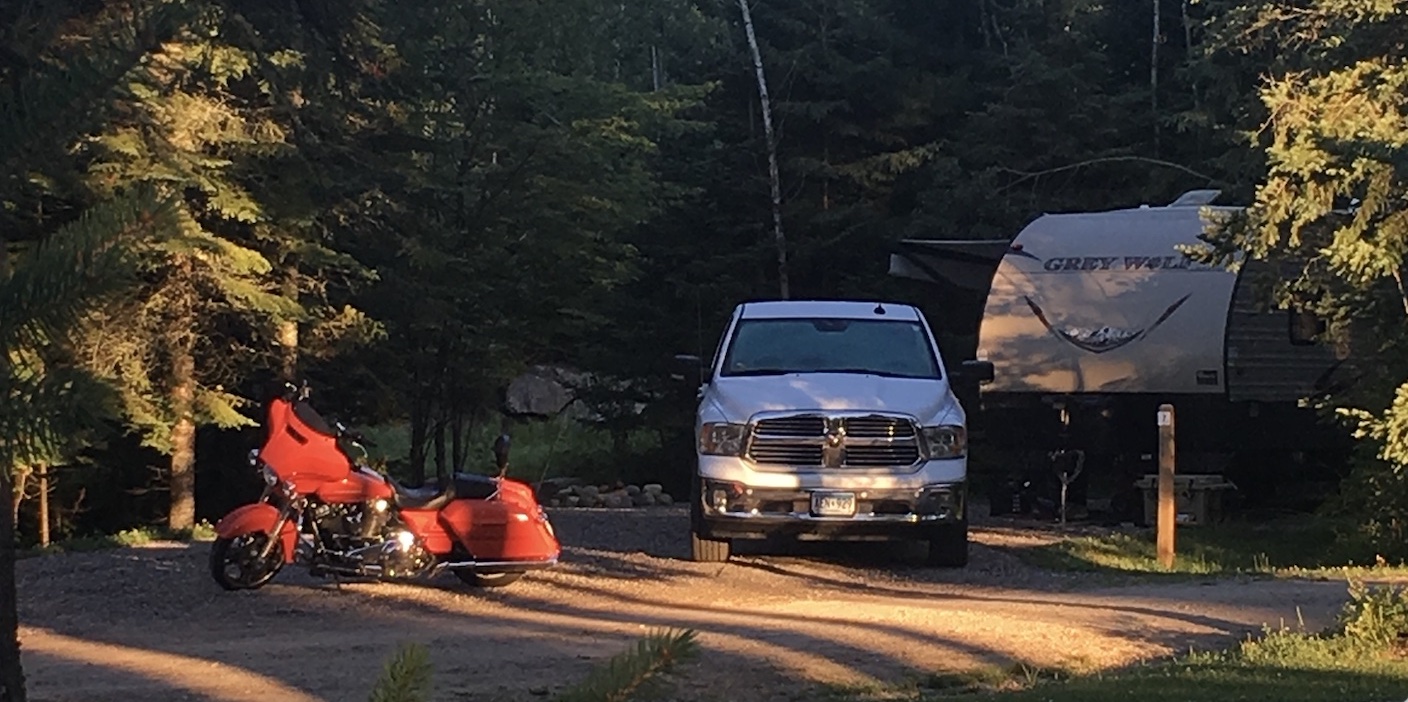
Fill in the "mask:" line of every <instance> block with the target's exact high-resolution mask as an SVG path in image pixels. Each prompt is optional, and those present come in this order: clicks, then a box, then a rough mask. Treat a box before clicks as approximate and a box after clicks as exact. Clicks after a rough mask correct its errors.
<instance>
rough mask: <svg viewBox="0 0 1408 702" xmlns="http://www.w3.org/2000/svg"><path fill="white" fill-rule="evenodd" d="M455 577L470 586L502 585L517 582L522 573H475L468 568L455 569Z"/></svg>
mask: <svg viewBox="0 0 1408 702" xmlns="http://www.w3.org/2000/svg"><path fill="white" fill-rule="evenodd" d="M455 577H457V578H459V579H460V582H462V583H464V584H466V585H468V586H470V587H503V586H505V585H510V584H513V583H516V582H518V579H519V578H521V577H523V574H522V573H476V572H474V571H473V570H471V569H469V568H463V569H456V570H455Z"/></svg>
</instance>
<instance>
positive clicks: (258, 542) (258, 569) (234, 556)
mask: <svg viewBox="0 0 1408 702" xmlns="http://www.w3.org/2000/svg"><path fill="white" fill-rule="evenodd" d="M268 540H269V536H268V535H267V534H264V533H263V532H254V533H251V534H241V535H239V536H235V537H230V538H219V539H216V540H215V543H214V544H212V545H211V547H210V575H211V577H213V578H215V582H216V583H218V584H219V585H220V587H222V588H224V589H226V590H257V589H259V588H261V587H264V585H265V584H267V583H268V582H269V581H270V580H273V579H274V576H275V575H278V574H279V571H280V570H283V567H284V549H283V544H282V543H275V544H274V548H273V550H271V551H270V552H269V558H268V559H267V560H265V561H264V562H263V563H259V562H258V560H259V551H260V550H262V549H263V548H264V544H265V543H266V542H268ZM232 566H233V567H235V568H238V572H236V573H233V574H232V573H231V572H230V568H231V567H232Z"/></svg>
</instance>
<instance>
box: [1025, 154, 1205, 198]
mask: <svg viewBox="0 0 1408 702" xmlns="http://www.w3.org/2000/svg"><path fill="white" fill-rule="evenodd" d="M1131 161H1132V162H1136V163H1147V164H1150V165H1154V166H1163V167H1165V168H1172V169H1174V170H1176V171H1182V172H1184V173H1187V174H1188V175H1191V176H1196V177H1198V178H1202V179H1203V180H1205V181H1207V182H1208V183H1212V184H1221V185H1227V183H1226V181H1223V180H1220V179H1218V178H1214V177H1212V176H1210V175H1207V174H1205V173H1199V172H1198V171H1195V170H1193V169H1192V168H1189V167H1187V166H1185V165H1183V164H1181V163H1174V162H1173V161H1165V160H1163V159H1160V158H1149V157H1148V156H1102V157H1100V158H1092V159H1087V160H1084V161H1079V162H1077V163H1070V164H1067V165H1064V166H1057V167H1055V168H1048V169H1046V170H1044V171H1019V170H1017V169H1015V168H1007V167H1006V166H998V167H997V170H998V171H1001V172H1003V173H1011V174H1013V175H1017V176H1021V177H1020V178H1018V179H1016V180H1014V181H1012V182H1011V183H1008V184H1006V185H1004V186H1002V187H1001V188H999V189H998V192H1002V191H1004V190H1009V189H1011V188H1015V187H1017V186H1018V185H1021V184H1022V183H1025V182H1026V181H1029V180H1031V179H1033V178H1040V177H1042V176H1047V175H1053V174H1056V173H1061V172H1064V171H1074V170H1078V169H1081V168H1085V167H1086V166H1098V165H1101V164H1105V163H1124V162H1131Z"/></svg>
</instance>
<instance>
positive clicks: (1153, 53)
mask: <svg viewBox="0 0 1408 702" xmlns="http://www.w3.org/2000/svg"><path fill="white" fill-rule="evenodd" d="M1159 35H1160V30H1159V0H1154V38H1153V40H1152V41H1151V42H1150V43H1149V107H1150V111H1151V113H1152V115H1153V118H1154V156H1156V157H1157V156H1158V155H1159Z"/></svg>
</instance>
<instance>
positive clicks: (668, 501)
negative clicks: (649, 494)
mask: <svg viewBox="0 0 1408 702" xmlns="http://www.w3.org/2000/svg"><path fill="white" fill-rule="evenodd" d="M655 501H656V502H657V503H658V504H662V505H672V504H674V503H675V498H673V497H670V493H668V492H662V493H660V494H659V495H656V496H655Z"/></svg>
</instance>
